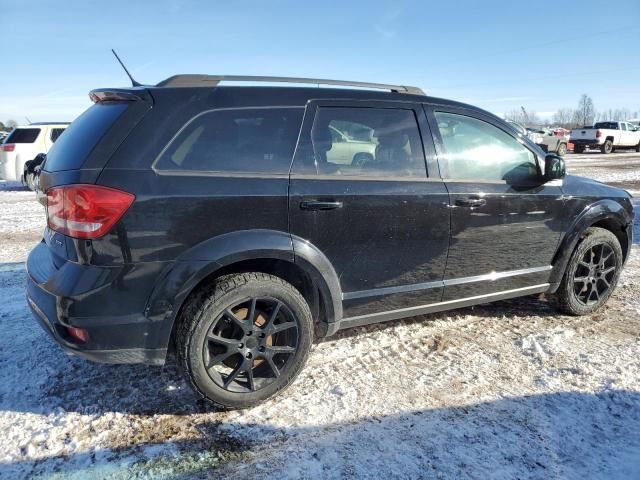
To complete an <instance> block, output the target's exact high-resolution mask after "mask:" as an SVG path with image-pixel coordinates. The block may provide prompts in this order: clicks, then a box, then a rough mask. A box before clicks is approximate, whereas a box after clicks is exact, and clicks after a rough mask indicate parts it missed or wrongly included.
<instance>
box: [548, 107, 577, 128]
mask: <svg viewBox="0 0 640 480" xmlns="http://www.w3.org/2000/svg"><path fill="white" fill-rule="evenodd" d="M575 117H576V114H575V110H574V109H573V108H560V109H558V111H557V112H556V113H554V114H553V123H555V124H556V125H558V126H560V127H563V128H572V127H574V126H575V124H574V119H575Z"/></svg>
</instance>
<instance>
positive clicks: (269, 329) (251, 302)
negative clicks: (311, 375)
mask: <svg viewBox="0 0 640 480" xmlns="http://www.w3.org/2000/svg"><path fill="white" fill-rule="evenodd" d="M297 346H298V322H297V320H296V319H295V317H294V316H293V313H292V312H291V310H290V309H289V308H288V307H287V306H286V305H285V304H283V303H282V302H281V301H279V300H277V299H275V298H256V297H253V298H248V299H246V300H243V301H242V302H240V303H238V304H236V305H234V306H231V307H229V308H226V309H225V310H224V312H222V314H221V315H219V316H218V318H217V319H216V320H214V322H213V323H212V325H211V328H210V331H209V332H208V334H207V336H206V338H205V339H204V347H203V349H202V352H203V361H204V364H205V368H206V369H207V372H208V373H209V376H210V377H211V380H213V381H214V382H215V383H216V384H217V385H218V386H220V387H222V388H224V389H225V390H227V391H229V392H253V391H255V390H259V389H261V388H264V387H266V386H267V385H269V384H271V383H273V382H274V381H275V380H276V379H277V378H278V377H280V375H281V372H284V371H286V370H287V368H288V366H289V364H290V360H291V359H292V356H293V354H294V353H295V352H296V349H297Z"/></svg>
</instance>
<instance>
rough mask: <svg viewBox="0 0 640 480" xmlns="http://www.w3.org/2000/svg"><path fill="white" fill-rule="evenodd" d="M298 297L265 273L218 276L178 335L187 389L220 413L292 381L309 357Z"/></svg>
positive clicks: (308, 321)
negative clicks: (208, 402) (187, 382)
mask: <svg viewBox="0 0 640 480" xmlns="http://www.w3.org/2000/svg"><path fill="white" fill-rule="evenodd" d="M312 332H313V321H312V317H311V312H310V310H309V306H308V305H307V303H306V301H305V299H304V297H303V296H302V295H301V294H300V292H298V291H297V290H296V289H295V288H294V287H293V286H292V285H290V284H288V283H287V282H285V281H284V280H282V279H280V278H278V277H275V276H272V275H267V274H264V273H242V274H237V275H229V276H225V277H222V278H221V279H219V281H218V282H217V283H216V285H215V287H214V288H212V289H209V290H208V291H204V292H202V293H201V294H200V295H197V296H196V297H195V298H194V299H193V300H192V301H191V302H190V304H189V305H188V306H187V307H186V308H185V311H184V313H183V315H182V318H181V323H180V326H179V329H178V332H177V338H176V343H177V347H178V348H177V351H178V357H179V360H180V364H181V366H182V368H183V370H184V371H185V373H186V376H187V379H188V381H189V382H190V383H191V385H192V387H193V388H194V389H195V390H196V392H198V393H199V394H200V395H202V396H203V397H205V398H207V399H208V400H210V401H211V402H213V403H214V404H215V405H217V406H219V407H222V408H247V407H251V406H253V405H257V404H258V403H260V402H263V401H264V400H266V399H268V398H270V397H272V396H274V395H276V394H278V393H279V392H281V391H282V390H283V389H285V388H286V387H287V386H289V385H290V384H291V382H293V380H294V379H295V377H296V376H297V375H298V373H299V372H300V370H301V369H302V367H303V366H304V363H305V361H306V359H307V356H308V355H309V351H310V350H311V344H312V341H313V333H312Z"/></svg>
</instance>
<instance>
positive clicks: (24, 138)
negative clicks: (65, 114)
mask: <svg viewBox="0 0 640 480" xmlns="http://www.w3.org/2000/svg"><path fill="white" fill-rule="evenodd" d="M38 135H40V129H39V128H16V129H15V130H14V131H13V132H12V133H11V134H10V135H9V138H7V141H6V142H5V143H33V142H35V141H36V138H38Z"/></svg>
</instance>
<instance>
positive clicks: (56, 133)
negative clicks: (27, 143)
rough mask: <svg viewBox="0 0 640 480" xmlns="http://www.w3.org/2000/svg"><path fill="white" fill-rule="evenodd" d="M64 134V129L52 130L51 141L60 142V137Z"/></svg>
mask: <svg viewBox="0 0 640 480" xmlns="http://www.w3.org/2000/svg"><path fill="white" fill-rule="evenodd" d="M62 132H64V128H53V129H52V130H51V141H52V142H55V141H56V140H58V137H59V136H60V135H62Z"/></svg>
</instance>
